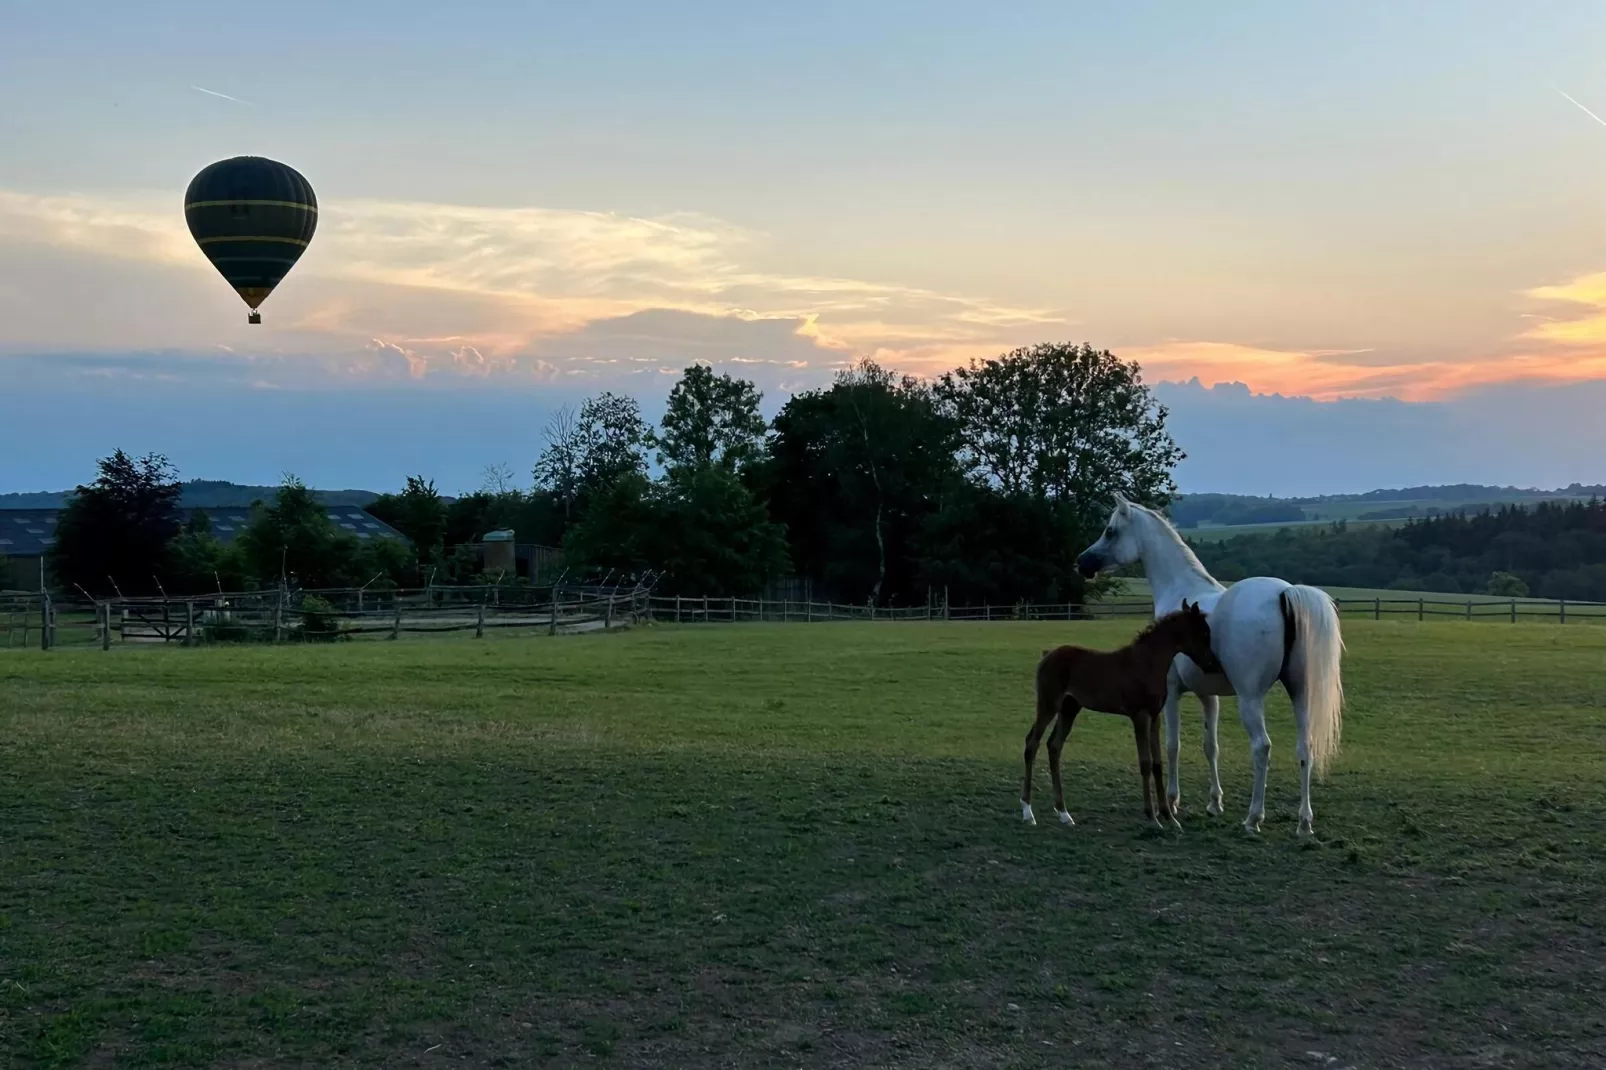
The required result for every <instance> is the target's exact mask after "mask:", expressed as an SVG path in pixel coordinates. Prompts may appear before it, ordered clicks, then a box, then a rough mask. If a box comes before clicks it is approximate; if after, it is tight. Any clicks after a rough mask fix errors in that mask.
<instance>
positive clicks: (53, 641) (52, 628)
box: [49, 602, 56, 648]
mask: <svg viewBox="0 0 1606 1070" xmlns="http://www.w3.org/2000/svg"><path fill="white" fill-rule="evenodd" d="M49 620H50V645H51V647H52V648H54V647H55V645H56V603H54V602H51V603H50V615H49Z"/></svg>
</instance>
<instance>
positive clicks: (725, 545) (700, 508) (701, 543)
mask: <svg viewBox="0 0 1606 1070" xmlns="http://www.w3.org/2000/svg"><path fill="white" fill-rule="evenodd" d="M564 552H565V556H566V557H568V558H569V559H570V560H572V561H574V562H575V563H577V564H580V565H585V566H590V567H592V568H596V569H599V570H600V569H605V568H606V569H614V570H617V571H620V572H623V573H626V574H640V573H642V572H645V571H647V570H649V569H651V570H654V571H658V572H662V573H663V574H664V577H663V579H662V580H661V581H660V582H659V584H658V589H659V590H660V591H662V592H663V593H665V594H691V595H708V594H729V595H751V594H756V593H758V592H759V591H761V590H762V589H763V587H764V584H765V582H766V581H767V580H769V579H770V578H772V577H774V576H776V575H779V574H780V573H781V572H783V571H784V570H785V569H786V567H787V559H786V536H785V530H784V529H783V528H782V527H781V526H780V525H779V524H776V523H775V522H774V521H772V520H770V518H769V516H768V515H767V513H766V510H765V508H764V503H763V501H762V500H760V499H759V498H757V497H756V496H755V495H754V494H753V493H752V492H751V491H749V490H748V489H747V487H745V486H744V485H743V484H742V482H741V480H740V479H739V478H738V477H737V475H736V473H734V472H732V471H730V470H728V469H726V468H725V467H724V466H722V465H719V464H709V465H703V466H699V467H690V468H677V469H675V470H674V471H672V472H671V473H669V475H668V476H667V477H666V478H664V479H662V480H658V481H652V480H649V479H647V478H646V477H645V476H643V475H642V474H641V473H639V472H637V473H629V474H626V475H625V476H623V477H621V478H620V479H618V480H617V481H615V482H614V483H613V484H611V485H609V486H608V487H606V488H604V489H603V490H602V491H600V492H599V493H598V494H597V496H596V497H595V498H594V499H593V500H592V503H591V506H590V507H589V508H588V509H587V510H586V515H585V517H584V519H582V520H581V521H580V522H579V523H578V524H576V525H575V527H574V529H573V530H572V531H571V532H570V533H569V536H568V538H567V539H565V541H564Z"/></svg>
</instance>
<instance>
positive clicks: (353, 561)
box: [236, 475, 368, 587]
mask: <svg viewBox="0 0 1606 1070" xmlns="http://www.w3.org/2000/svg"><path fill="white" fill-rule="evenodd" d="M236 541H237V542H238V544H239V547H240V553H241V555H242V556H243V558H244V560H245V562H246V564H247V565H248V566H249V567H250V568H251V570H252V572H253V573H254V574H255V576H256V577H257V581H258V582H259V583H260V584H263V585H264V586H270V585H271V586H277V585H278V584H279V583H280V582H284V583H286V584H289V585H290V586H298V587H346V586H353V585H356V584H361V583H363V582H365V581H366V580H367V579H368V577H367V576H361V575H360V573H361V572H362V571H363V565H364V564H365V562H364V561H363V560H362V558H363V555H362V553H361V544H360V543H359V542H358V540H357V538H356V536H354V535H350V534H348V533H346V532H343V531H341V530H340V529H339V528H337V527H335V525H334V522H333V521H332V520H330V519H329V511H328V510H327V509H326V508H325V507H324V505H323V503H322V502H320V501H318V498H317V495H316V494H314V493H313V492H312V491H311V490H309V489H308V488H307V486H306V484H304V483H302V482H301V481H300V480H299V479H297V478H296V477H295V476H291V475H287V476H286V477H285V479H284V483H283V484H282V485H281V486H280V487H279V492H278V493H277V494H276V495H274V499H273V501H272V503H271V504H266V505H264V504H262V503H260V502H259V503H258V504H257V507H256V510H255V513H254V515H253V516H252V518H251V523H250V524H249V525H247V527H246V529H245V530H244V531H242V532H241V533H240V536H239V538H238V539H237V540H236Z"/></svg>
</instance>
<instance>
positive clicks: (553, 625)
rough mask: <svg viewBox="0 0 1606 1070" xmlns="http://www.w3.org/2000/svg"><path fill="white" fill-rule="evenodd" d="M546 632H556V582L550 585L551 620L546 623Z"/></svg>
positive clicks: (549, 633)
mask: <svg viewBox="0 0 1606 1070" xmlns="http://www.w3.org/2000/svg"><path fill="white" fill-rule="evenodd" d="M546 633H547V634H548V635H557V634H558V588H557V585H556V584H554V585H553V587H552V620H551V622H550V623H548V624H547V628H546Z"/></svg>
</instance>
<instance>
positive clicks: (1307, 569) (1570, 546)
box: [1193, 498, 1606, 602]
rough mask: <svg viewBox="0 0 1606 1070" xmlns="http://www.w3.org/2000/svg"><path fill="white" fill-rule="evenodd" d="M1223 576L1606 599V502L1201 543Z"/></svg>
mask: <svg viewBox="0 0 1606 1070" xmlns="http://www.w3.org/2000/svg"><path fill="white" fill-rule="evenodd" d="M1193 546H1194V550H1195V551H1196V552H1197V553H1198V555H1199V558H1200V560H1201V561H1202V562H1203V563H1204V565H1205V567H1206V568H1208V569H1210V571H1211V572H1212V573H1213V574H1214V575H1215V576H1216V578H1218V579H1220V580H1222V581H1223V582H1230V581H1233V580H1239V579H1242V578H1244V577H1245V576H1280V577H1282V578H1283V579H1286V580H1289V581H1291V582H1294V583H1310V584H1316V585H1321V586H1332V587H1374V588H1392V589H1395V590H1402V591H1438V592H1444V593H1455V594H1497V595H1508V596H1522V595H1533V596H1536V597H1541V598H1570V599H1578V600H1584V601H1592V602H1606V502H1602V501H1601V500H1600V499H1598V498H1594V499H1591V500H1590V501H1587V502H1578V501H1567V502H1555V501H1540V502H1538V503H1536V504H1534V505H1532V506H1524V505H1517V504H1513V505H1504V506H1500V507H1498V508H1494V509H1489V508H1483V509H1479V510H1476V511H1468V512H1466V513H1459V512H1458V513H1447V514H1445V515H1442V516H1437V517H1428V518H1425V519H1417V520H1410V521H1407V522H1406V523H1405V524H1404V525H1403V526H1400V527H1386V526H1382V525H1375V524H1365V525H1350V524H1347V523H1345V522H1343V521H1338V522H1336V523H1333V524H1322V525H1313V526H1309V527H1305V528H1283V529H1282V530H1280V531H1271V532H1261V533H1253V534H1244V535H1234V536H1231V537H1228V538H1224V539H1221V540H1219V541H1215V542H1211V541H1207V540H1203V539H1200V540H1197V541H1194V542H1193Z"/></svg>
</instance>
